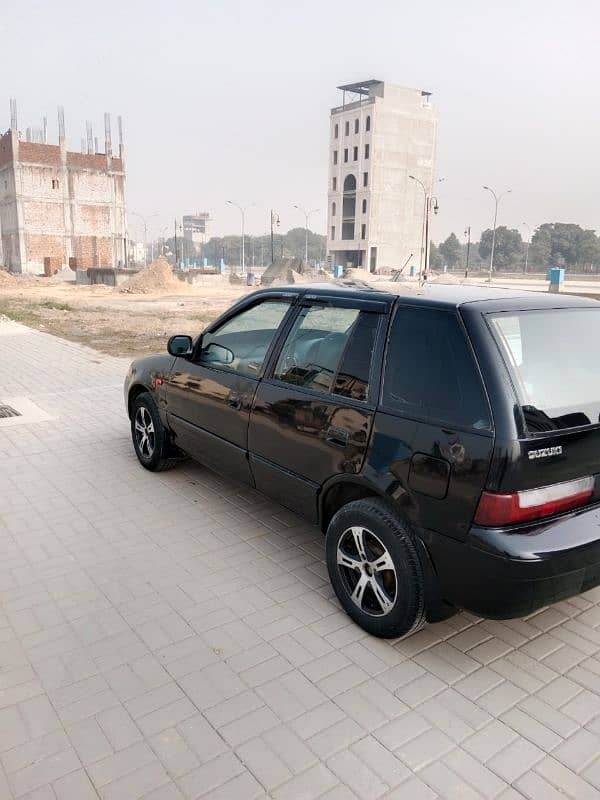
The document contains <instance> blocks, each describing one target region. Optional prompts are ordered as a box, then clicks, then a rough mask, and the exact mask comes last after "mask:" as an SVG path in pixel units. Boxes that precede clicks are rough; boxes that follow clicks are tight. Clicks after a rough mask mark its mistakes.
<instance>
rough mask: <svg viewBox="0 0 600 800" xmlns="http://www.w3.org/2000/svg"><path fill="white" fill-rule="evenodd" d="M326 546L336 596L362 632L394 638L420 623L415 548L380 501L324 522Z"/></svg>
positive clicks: (352, 506) (351, 506)
mask: <svg viewBox="0 0 600 800" xmlns="http://www.w3.org/2000/svg"><path fill="white" fill-rule="evenodd" d="M325 548H326V556H327V569H328V571H329V577H330V579H331V583H332V585H333V588H334V590H335V593H336V595H337V596H338V599H339V601H340V603H341V604H342V606H343V607H344V609H345V611H346V612H347V613H348V614H349V616H350V617H352V619H353V620H354V621H355V622H356V623H358V625H360V626H361V628H363V629H364V630H365V631H367V632H368V633H371V634H373V636H381V637H383V638H385V639H393V638H397V637H400V636H406V635H407V634H410V633H414V631H416V630H418V629H419V628H421V627H422V626H423V625H424V624H425V588H424V579H423V569H422V567H421V562H420V560H419V556H418V553H417V548H416V546H415V543H414V541H413V536H412V533H411V532H410V530H409V529H408V527H407V525H406V524H405V523H404V522H403V520H402V519H401V518H400V517H399V516H397V515H396V514H395V513H394V512H393V511H392V510H391V509H390V507H389V505H388V504H387V503H386V502H385V501H384V500H381V499H379V498H366V499H364V500H354V501H353V502H351V503H348V504H347V505H345V506H343V507H342V508H341V509H340V510H339V511H338V512H337V513H336V514H335V515H334V517H333V519H332V520H331V522H330V523H329V527H328V529H327V537H326V541H325Z"/></svg>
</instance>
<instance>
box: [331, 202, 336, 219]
mask: <svg viewBox="0 0 600 800" xmlns="http://www.w3.org/2000/svg"><path fill="white" fill-rule="evenodd" d="M335 211H336V208H335V203H332V204H331V216H332V217H335Z"/></svg>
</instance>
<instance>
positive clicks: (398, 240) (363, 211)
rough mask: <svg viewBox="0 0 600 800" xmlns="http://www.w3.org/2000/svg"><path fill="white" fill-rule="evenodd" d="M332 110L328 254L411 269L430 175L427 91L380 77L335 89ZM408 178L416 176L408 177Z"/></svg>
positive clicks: (432, 115)
mask: <svg viewBox="0 0 600 800" xmlns="http://www.w3.org/2000/svg"><path fill="white" fill-rule="evenodd" d="M338 89H339V90H340V91H341V92H342V105H341V106H337V107H336V108H332V109H331V121H330V122H331V125H330V132H329V192H328V200H329V205H328V213H327V219H328V225H327V252H328V254H329V256H330V259H331V260H332V262H333V263H334V264H342V265H343V266H352V267H360V268H363V269H365V270H368V271H370V272H376V271H377V270H381V269H397V268H400V267H402V266H403V265H404V264H406V263H408V262H409V261H410V262H411V263H413V264H415V265H416V266H417V267H418V266H419V263H420V261H421V259H422V258H423V251H424V213H425V212H424V209H425V191H424V190H423V188H422V186H421V185H420V184H419V182H418V181H420V182H421V184H422V185H423V186H424V187H425V190H426V191H427V193H428V194H430V193H431V189H432V185H433V179H434V172H435V151H436V137H437V115H436V112H435V111H434V109H433V107H432V106H431V103H430V92H425V91H421V90H420V89H407V88H405V87H403V86H396V85H394V84H390V83H384V82H383V81H378V80H368V81H362V82H360V83H351V84H347V85H345V86H338ZM410 175H412V176H414V177H415V178H417V179H418V181H416V180H412V179H411V178H410V177H409V176H410Z"/></svg>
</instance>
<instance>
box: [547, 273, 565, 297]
mask: <svg viewBox="0 0 600 800" xmlns="http://www.w3.org/2000/svg"><path fill="white" fill-rule="evenodd" d="M548 280H549V281H550V284H549V286H548V291H549V292H560V286H561V284H562V283H564V282H565V271H564V269H560V268H559V267H550V269H549V270H548Z"/></svg>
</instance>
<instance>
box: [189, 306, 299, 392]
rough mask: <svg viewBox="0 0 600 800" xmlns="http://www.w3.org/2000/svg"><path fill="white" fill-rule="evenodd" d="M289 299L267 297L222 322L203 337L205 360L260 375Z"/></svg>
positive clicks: (246, 373) (249, 374) (251, 374)
mask: <svg viewBox="0 0 600 800" xmlns="http://www.w3.org/2000/svg"><path fill="white" fill-rule="evenodd" d="M289 307H290V306H289V303H287V302H282V301H279V300H278V301H265V302H264V303H259V304H258V305H255V306H252V308H249V309H247V310H246V311H241V312H240V313H239V314H237V315H236V316H235V317H233V318H232V319H230V320H229V321H228V322H225V323H224V324H223V325H221V327H220V328H218V330H216V331H214V332H213V333H207V334H205V335H204V336H203V338H202V351H201V353H200V358H199V362H200V363H201V364H205V365H210V366H218V367H222V368H224V369H229V370H232V371H233V372H239V373H240V374H242V375H248V376H250V377H256V376H257V375H258V373H259V372H260V368H261V367H262V365H263V362H264V360H265V356H266V355H267V350H268V349H269V346H270V344H271V342H272V341H273V339H274V338H275V334H276V332H277V329H278V328H279V325H280V324H281V321H282V320H283V318H284V316H285V314H286V312H287V310H288V308H289Z"/></svg>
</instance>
